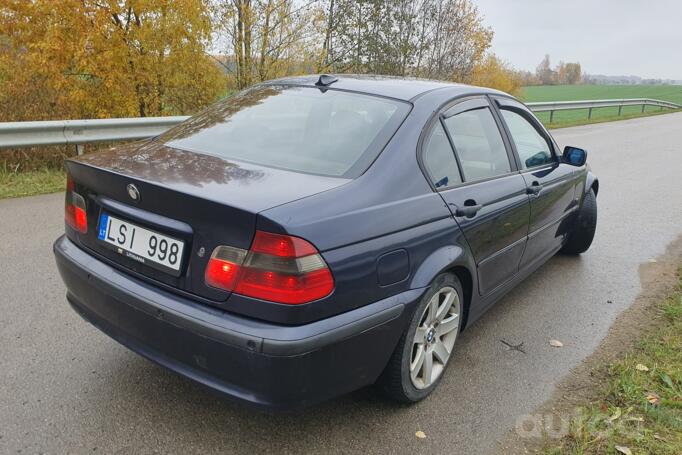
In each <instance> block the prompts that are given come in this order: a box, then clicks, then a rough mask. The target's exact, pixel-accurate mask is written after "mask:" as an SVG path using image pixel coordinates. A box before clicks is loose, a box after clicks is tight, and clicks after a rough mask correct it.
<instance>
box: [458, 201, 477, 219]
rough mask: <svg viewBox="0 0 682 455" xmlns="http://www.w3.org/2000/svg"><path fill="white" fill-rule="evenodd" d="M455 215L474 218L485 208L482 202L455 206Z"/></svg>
mask: <svg viewBox="0 0 682 455" xmlns="http://www.w3.org/2000/svg"><path fill="white" fill-rule="evenodd" d="M455 207H456V208H455V216H463V217H466V218H473V217H474V216H476V214H477V213H478V211H479V210H481V209H482V208H483V206H482V205H481V204H475V205H464V206H462V207H457V206H455Z"/></svg>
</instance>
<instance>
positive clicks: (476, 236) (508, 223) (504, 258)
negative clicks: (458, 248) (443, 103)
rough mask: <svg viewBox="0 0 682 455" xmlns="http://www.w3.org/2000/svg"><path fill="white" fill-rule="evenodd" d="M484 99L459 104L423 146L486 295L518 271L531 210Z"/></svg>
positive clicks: (425, 159)
mask: <svg viewBox="0 0 682 455" xmlns="http://www.w3.org/2000/svg"><path fill="white" fill-rule="evenodd" d="M505 141H506V138H505V137H504V136H503V135H502V134H501V132H500V124H499V119H498V118H496V116H495V114H494V112H493V110H492V109H491V106H490V104H489V101H488V99H487V98H485V97H480V98H472V99H467V100H464V101H461V102H458V103H457V104H455V105H454V106H452V107H450V108H449V109H447V110H446V111H445V112H443V113H442V114H441V115H440V116H439V118H438V119H437V121H436V122H435V123H434V124H433V125H432V127H431V130H430V132H429V133H428V134H427V136H426V140H425V142H424V144H423V146H422V162H423V165H424V168H425V170H426V171H427V173H428V174H429V176H430V178H431V181H432V183H433V185H434V187H435V189H436V190H437V191H439V193H440V195H441V196H442V197H443V199H444V200H445V202H446V203H447V204H448V207H449V208H450V210H451V212H452V214H453V216H454V218H455V220H456V221H457V223H458V224H459V226H460V228H461V229H462V231H463V233H464V236H465V238H466V240H467V242H468V244H469V247H470V249H471V252H472V254H473V256H474V259H475V261H476V265H477V273H478V283H479V292H480V293H481V294H487V293H489V292H490V291H492V290H494V289H495V288H496V287H497V286H499V285H501V284H502V283H504V282H505V281H507V280H509V279H510V278H511V277H513V276H514V275H515V274H516V272H517V271H518V267H519V262H520V259H521V257H522V254H523V251H524V248H525V244H526V237H527V234H528V220H529V215H530V208H529V202H528V195H527V194H526V184H525V180H524V178H523V177H522V176H521V175H520V174H519V173H518V172H517V169H516V163H515V161H514V160H513V155H512V154H511V149H510V147H509V144H507V143H506V142H505Z"/></svg>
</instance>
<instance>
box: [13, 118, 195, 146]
mask: <svg viewBox="0 0 682 455" xmlns="http://www.w3.org/2000/svg"><path fill="white" fill-rule="evenodd" d="M188 118H189V117H185V116H177V117H141V118H112V119H97V120H55V121H43V122H9V123H0V148H7V147H34V146H40V145H76V147H77V148H78V152H79V154H80V153H81V152H82V146H83V144H89V143H94V142H110V141H131V140H137V139H146V138H149V137H153V136H156V135H158V134H161V133H163V132H164V131H166V130H168V129H169V128H170V127H172V126H175V125H177V124H178V123H180V122H182V121H183V120H186V119H188Z"/></svg>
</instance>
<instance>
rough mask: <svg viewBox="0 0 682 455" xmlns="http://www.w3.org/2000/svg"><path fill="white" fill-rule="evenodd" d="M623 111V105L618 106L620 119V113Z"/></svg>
mask: <svg viewBox="0 0 682 455" xmlns="http://www.w3.org/2000/svg"><path fill="white" fill-rule="evenodd" d="M622 111H623V105H622V104H621V105H620V106H618V116H619V117H620V113H621V112H622Z"/></svg>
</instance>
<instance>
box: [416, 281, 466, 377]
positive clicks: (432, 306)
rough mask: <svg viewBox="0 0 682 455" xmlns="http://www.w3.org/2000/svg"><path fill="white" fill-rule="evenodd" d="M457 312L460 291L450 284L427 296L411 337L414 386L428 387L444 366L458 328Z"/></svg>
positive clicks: (458, 310) (458, 313) (459, 309)
mask: <svg viewBox="0 0 682 455" xmlns="http://www.w3.org/2000/svg"><path fill="white" fill-rule="evenodd" d="M460 313H461V304H460V299H459V294H457V291H456V290H455V289H454V288H452V287H450V286H446V287H443V288H441V289H440V290H439V291H438V292H436V293H435V294H434V295H433V297H431V299H430V300H429V303H428V305H427V306H426V308H425V309H424V312H423V314H422V316H421V318H420V322H419V325H418V326H417V330H416V331H415V334H414V338H413V341H412V355H411V356H410V379H411V380H412V384H413V385H414V386H415V387H416V388H417V389H425V388H427V387H429V386H430V385H431V384H433V383H434V382H435V381H436V380H437V379H438V378H439V377H440V375H441V374H442V373H443V371H444V370H445V365H447V362H448V360H449V359H450V354H451V353H452V349H453V347H454V345H455V340H456V339H457V334H458V332H459V318H460Z"/></svg>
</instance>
